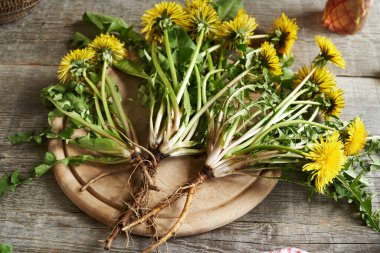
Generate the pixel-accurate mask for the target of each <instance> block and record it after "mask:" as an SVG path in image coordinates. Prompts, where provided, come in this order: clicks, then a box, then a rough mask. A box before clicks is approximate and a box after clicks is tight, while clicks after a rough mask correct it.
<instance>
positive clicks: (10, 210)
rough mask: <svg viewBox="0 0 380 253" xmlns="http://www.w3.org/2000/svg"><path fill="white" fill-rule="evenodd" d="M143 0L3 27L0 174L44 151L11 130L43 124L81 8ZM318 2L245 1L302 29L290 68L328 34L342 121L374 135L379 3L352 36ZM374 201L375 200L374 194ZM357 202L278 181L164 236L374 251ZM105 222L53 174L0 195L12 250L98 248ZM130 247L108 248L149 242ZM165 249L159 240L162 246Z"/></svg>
mask: <svg viewBox="0 0 380 253" xmlns="http://www.w3.org/2000/svg"><path fill="white" fill-rule="evenodd" d="M153 2H156V1H148V0H142V1H141V0H140V1H138V0H128V1H122V0H113V1H99V0H96V1H70V0H60V1H58V0H50V1H47V0H43V1H42V2H41V4H40V5H39V6H38V7H37V8H36V9H35V10H34V11H33V13H32V14H31V15H30V16H28V17H26V18H25V19H23V20H21V21H19V22H16V23H13V24H9V25H6V26H1V27H0V119H1V120H0V172H3V171H9V170H11V169H14V168H21V170H22V171H27V170H28V169H29V168H31V167H32V166H34V165H36V164H37V163H38V162H39V161H40V160H41V159H42V157H43V154H44V152H45V150H46V147H45V146H43V147H39V146H33V145H32V146H30V145H21V146H11V145H10V143H9V142H8V141H7V140H6V137H7V136H8V135H10V134H13V133H16V132H19V131H27V130H33V129H38V128H43V127H44V126H46V124H47V122H46V110H45V108H44V107H43V105H41V103H40V101H39V90H40V89H41V88H43V87H44V86H46V85H48V84H50V83H53V82H55V80H56V77H55V75H56V70H57V64H58V63H59V60H60V58H61V57H62V56H63V55H64V54H65V53H66V52H67V49H68V45H69V40H70V38H71V37H72V35H73V33H74V31H77V30H79V31H86V29H88V26H87V25H86V24H84V23H83V22H81V21H80V20H81V15H82V14H83V12H84V11H96V12H101V13H108V14H112V15H115V16H120V17H123V18H124V19H126V20H127V21H128V22H129V23H132V24H135V25H136V26H137V27H138V26H139V24H140V16H141V15H142V13H143V11H144V10H145V9H146V8H148V7H150V6H151V5H152V4H153ZM323 2H324V1H308V2H305V1H300V0H288V1H276V0H270V1H269V0H267V1H259V0H257V1H246V7H247V11H248V13H250V14H253V15H254V16H255V17H256V19H257V21H258V22H259V23H260V28H261V29H264V30H265V29H269V28H270V27H271V25H272V21H273V19H274V18H275V17H277V16H279V15H280V14H281V12H285V13H286V14H287V15H289V16H290V17H295V18H297V21H298V24H299V26H300V27H301V30H300V32H299V41H298V42H297V44H296V49H295V55H296V56H297V58H298V63H297V66H300V65H301V64H307V63H308V62H309V61H310V60H311V59H312V57H313V56H314V55H315V54H316V52H317V47H316V45H315V43H314V35H315V34H325V35H327V36H330V37H332V38H333V40H334V42H335V43H336V44H337V46H338V47H339V48H340V49H341V50H342V52H343V56H344V57H345V59H346V61H347V65H348V67H347V69H346V70H338V69H335V70H336V73H337V76H338V77H337V79H338V82H339V86H340V87H342V88H343V89H344V91H345V93H346V100H347V102H346V104H347V106H346V108H345V110H344V118H345V119H351V118H352V117H353V116H355V115H360V116H361V117H362V118H363V119H364V121H365V123H366V125H367V127H368V129H369V131H370V132H371V133H372V134H377V135H378V134H380V128H379V126H378V125H379V124H380V55H379V54H380V32H379V31H380V22H379V20H378V18H380V4H379V3H378V2H375V3H374V5H373V7H372V9H371V12H370V14H369V18H368V22H367V24H366V26H365V27H364V29H363V30H362V31H361V32H360V33H358V34H356V35H353V36H341V35H336V34H332V33H330V32H329V31H327V30H326V29H324V28H323V27H322V25H321V23H320V18H321V12H322V9H323V7H324V3H323ZM370 181H371V182H372V183H374V187H373V189H374V190H375V191H376V192H377V193H379V192H380V186H379V185H380V173H377V174H373V176H372V177H371V178H370ZM374 202H375V205H376V206H379V202H380V197H375V198H374ZM354 210H355V209H354V208H353V207H352V206H350V205H348V204H347V203H345V202H338V203H335V202H333V201H331V200H329V199H327V198H324V197H320V196H316V197H315V198H313V200H312V202H308V201H307V195H306V192H305V190H304V189H303V188H301V187H297V186H295V185H289V184H286V183H279V184H278V185H277V186H276V188H275V190H274V191H273V192H272V193H271V194H270V195H269V197H268V198H267V199H265V200H264V202H263V203H261V204H260V205H259V206H258V207H257V208H255V209H254V210H252V211H251V212H250V213H249V214H247V215H245V216H244V217H242V218H240V219H239V220H237V221H235V222H233V223H231V224H229V225H227V226H225V227H223V228H220V229H217V230H215V231H212V232H209V233H205V234H200V235H197V236H192V237H187V238H177V239H174V240H171V241H170V242H169V243H168V245H167V249H168V251H169V252H261V251H268V250H272V249H278V248H281V247H285V246H295V247H299V248H301V249H304V250H307V251H310V252H380V235H379V234H378V233H376V232H375V231H373V230H372V229H370V228H368V227H366V226H365V225H364V224H363V222H362V221H361V219H360V218H359V217H358V214H357V213H355V212H354ZM108 232H109V229H108V228H106V227H105V226H103V225H101V224H99V223H98V222H96V221H94V220H92V219H91V218H90V217H89V216H87V215H86V214H84V213H83V212H81V211H80V210H79V209H78V208H77V207H76V206H75V205H74V204H72V203H71V202H70V201H69V200H68V199H67V198H66V197H65V195H64V194H63V193H62V191H61V190H60V189H59V187H58V185H57V184H56V182H55V180H54V177H53V175H52V173H48V175H46V176H44V177H42V178H40V179H38V180H35V181H33V182H31V183H30V184H28V185H25V186H23V187H21V188H19V189H18V190H17V192H16V193H14V194H7V195H6V196H5V197H3V198H2V199H0V243H12V244H13V246H14V251H15V252H102V249H101V248H100V247H99V246H98V243H97V240H99V239H104V238H105V236H106V235H107V233H108ZM132 243H133V244H134V247H132V248H130V249H127V250H126V249H125V248H124V242H123V240H121V239H119V240H118V241H117V243H116V245H115V248H114V250H113V251H114V252H125V251H127V252H135V251H136V248H142V247H144V246H147V245H148V244H149V243H150V242H149V240H148V239H146V238H141V237H140V238H139V237H134V239H133V242H132ZM161 249H162V251H164V252H165V251H166V249H165V247H162V248H161Z"/></svg>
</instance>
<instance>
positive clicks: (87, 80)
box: [83, 72, 100, 98]
mask: <svg viewBox="0 0 380 253" xmlns="http://www.w3.org/2000/svg"><path fill="white" fill-rule="evenodd" d="M83 78H84V80H86V82H87V84H88V85H90V87H91V89H92V90H93V91H94V93H95V95H96V96H98V97H99V98H100V93H99V90H98V88H96V85H95V84H94V83H93V82H92V81H91V80H90V79H89V78H88V77H87V74H86V72H84V73H83Z"/></svg>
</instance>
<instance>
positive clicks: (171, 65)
mask: <svg viewBox="0 0 380 253" xmlns="http://www.w3.org/2000/svg"><path fill="white" fill-rule="evenodd" d="M164 44H165V50H166V57H167V58H168V63H169V68H170V73H171V75H172V80H173V88H174V90H175V91H177V89H178V80H177V72H176V69H175V66H174V61H173V56H172V51H171V48H170V40H169V33H168V30H167V29H165V30H164Z"/></svg>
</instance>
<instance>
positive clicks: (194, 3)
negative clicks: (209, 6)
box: [186, 0, 211, 10]
mask: <svg viewBox="0 0 380 253" xmlns="http://www.w3.org/2000/svg"><path fill="white" fill-rule="evenodd" d="M210 2H211V1H210V0H186V7H187V9H188V10H191V9H193V8H194V9H199V8H200V7H202V6H203V4H205V3H210Z"/></svg>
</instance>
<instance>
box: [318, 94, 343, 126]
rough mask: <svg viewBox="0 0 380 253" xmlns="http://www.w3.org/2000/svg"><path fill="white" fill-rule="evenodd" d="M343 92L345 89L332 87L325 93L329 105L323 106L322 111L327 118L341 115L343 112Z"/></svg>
mask: <svg viewBox="0 0 380 253" xmlns="http://www.w3.org/2000/svg"><path fill="white" fill-rule="evenodd" d="M343 94H344V92H343V90H342V89H338V88H335V89H331V90H330V91H328V92H327V93H325V96H326V100H327V101H328V102H329V105H328V106H326V107H322V108H321V112H322V114H323V116H324V117H325V118H326V119H329V118H330V117H331V116H339V115H340V114H341V113H342V109H343V108H344V106H345V103H344V96H343Z"/></svg>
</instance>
